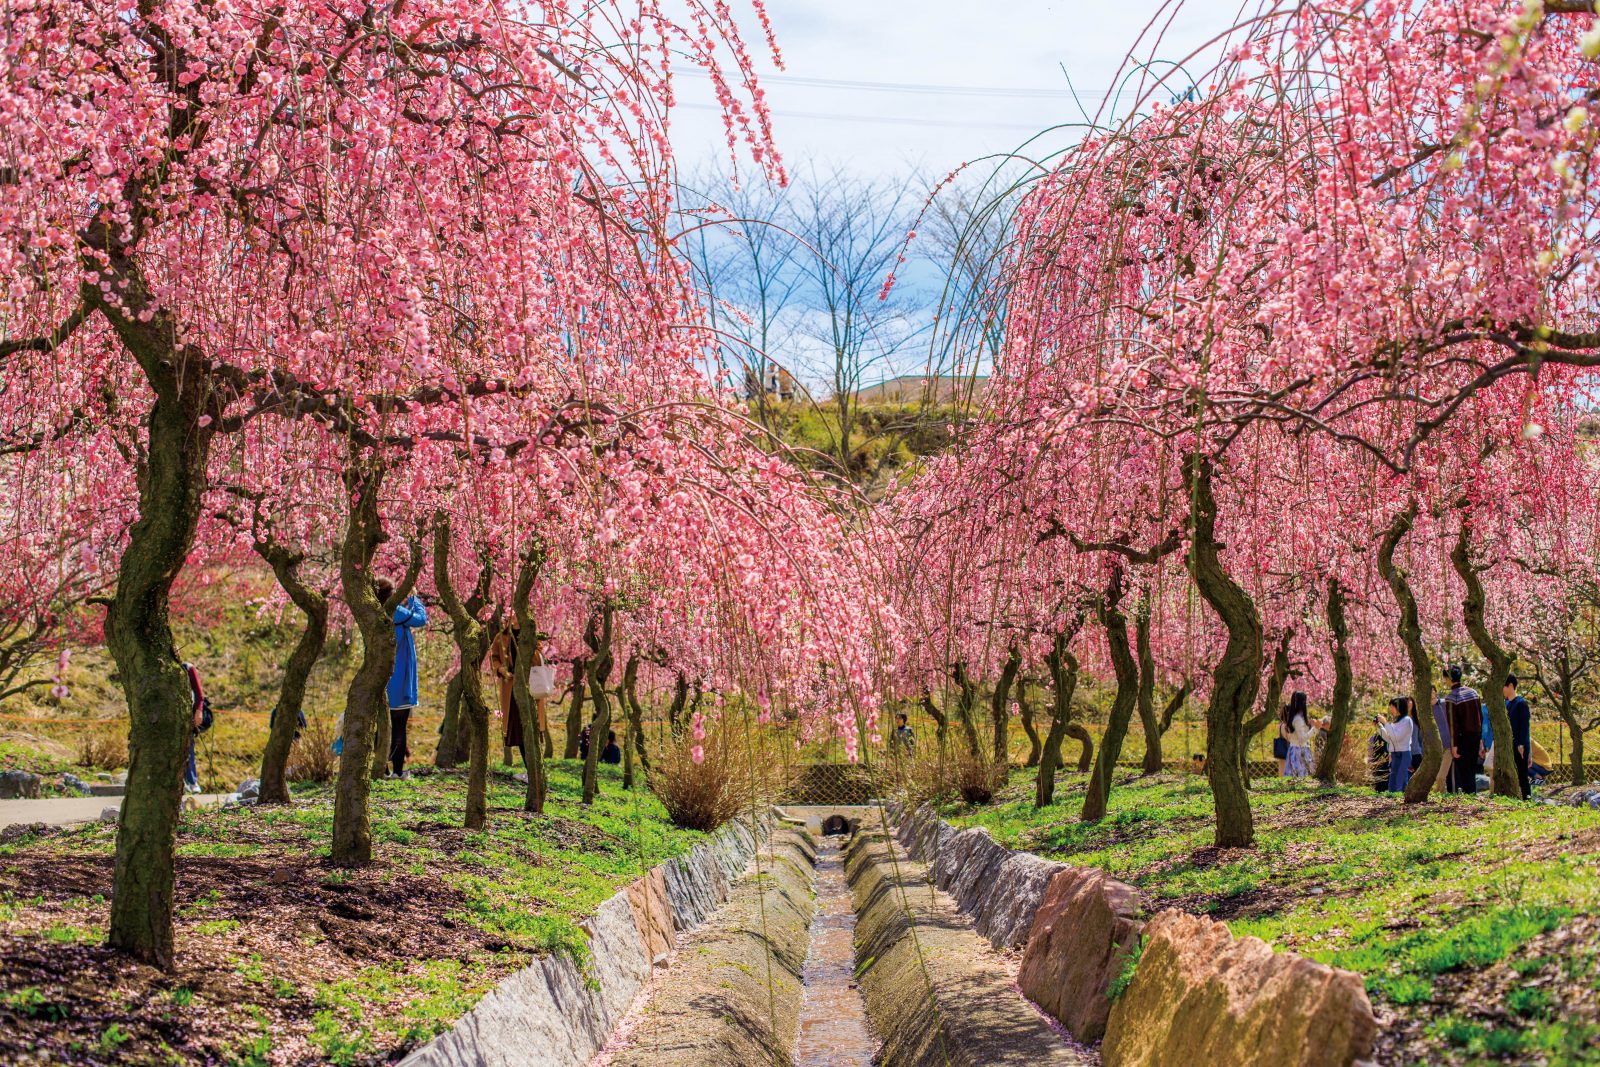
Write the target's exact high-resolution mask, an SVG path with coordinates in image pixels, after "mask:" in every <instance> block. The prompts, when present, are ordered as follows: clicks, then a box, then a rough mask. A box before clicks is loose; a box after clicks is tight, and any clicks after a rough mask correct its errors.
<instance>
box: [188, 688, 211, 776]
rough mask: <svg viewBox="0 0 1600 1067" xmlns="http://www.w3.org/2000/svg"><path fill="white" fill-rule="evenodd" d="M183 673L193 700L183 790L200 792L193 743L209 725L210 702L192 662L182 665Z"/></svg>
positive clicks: (198, 772)
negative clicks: (192, 718) (192, 716)
mask: <svg viewBox="0 0 1600 1067" xmlns="http://www.w3.org/2000/svg"><path fill="white" fill-rule="evenodd" d="M183 673H184V674H185V675H186V676H188V679H189V697H190V699H191V700H192V701H193V702H194V722H193V724H192V725H193V729H192V730H190V731H189V759H188V761H187V762H186V763H185V764H184V767H183V791H184V792H185V793H198V792H200V766H199V764H197V763H195V759H194V743H195V739H196V738H198V737H199V736H200V734H201V733H203V732H204V731H206V730H207V729H209V728H210V727H211V703H210V701H208V700H206V694H205V690H203V689H202V688H201V687H200V672H199V670H197V669H196V668H195V665H194V664H192V663H185V664H184V665H183Z"/></svg>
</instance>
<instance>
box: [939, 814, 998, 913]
mask: <svg viewBox="0 0 1600 1067" xmlns="http://www.w3.org/2000/svg"><path fill="white" fill-rule="evenodd" d="M946 855H949V856H952V857H960V858H959V859H958V860H955V861H954V862H952V863H949V864H946V863H944V862H943V860H944V856H946ZM1010 858H1011V850H1010V849H1008V848H1006V847H1005V846H1004V845H1002V844H1000V842H998V841H996V840H995V839H994V838H993V837H991V836H990V835H989V831H988V830H985V829H984V828H983V827H981V826H980V827H976V828H974V829H971V830H963V831H961V832H960V833H959V834H957V835H956V839H955V847H954V848H953V849H949V850H947V851H946V852H945V853H942V854H941V855H940V863H939V864H938V866H937V868H936V873H937V874H939V875H941V876H942V877H941V878H940V880H939V888H940V889H943V890H944V891H945V892H947V893H949V894H950V895H951V896H952V897H955V898H956V903H957V904H958V905H960V907H961V910H962V911H964V912H966V913H967V914H968V915H971V916H973V918H974V919H976V918H977V917H978V915H979V914H980V913H982V911H983V910H984V904H985V903H986V902H987V900H988V895H989V893H990V892H991V891H992V890H993V889H994V886H995V880H996V879H997V878H998V877H999V876H1000V868H1001V867H1002V866H1003V865H1004V864H1005V862H1006V860H1008V859H1010Z"/></svg>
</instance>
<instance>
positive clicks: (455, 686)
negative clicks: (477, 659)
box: [433, 667, 461, 771]
mask: <svg viewBox="0 0 1600 1067" xmlns="http://www.w3.org/2000/svg"><path fill="white" fill-rule="evenodd" d="M460 733H461V669H460V668H459V667H458V668H456V670H454V671H452V672H451V674H450V681H449V682H447V683H446V684H445V687H444V721H443V722H441V723H440V724H439V747H438V749H437V750H436V751H435V752H434V754H433V765H434V766H435V767H437V768H439V769H440V770H441V771H448V770H450V769H452V768H453V767H455V765H456V764H457V763H460V762H461V749H460V746H459V745H458V744H457V743H456V741H457V737H458V736H459V735H460Z"/></svg>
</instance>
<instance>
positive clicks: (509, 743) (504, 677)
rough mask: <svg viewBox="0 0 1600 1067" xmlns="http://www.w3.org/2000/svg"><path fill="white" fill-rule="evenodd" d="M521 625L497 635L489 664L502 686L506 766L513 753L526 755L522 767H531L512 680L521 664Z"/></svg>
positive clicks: (501, 712)
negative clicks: (514, 751)
mask: <svg viewBox="0 0 1600 1067" xmlns="http://www.w3.org/2000/svg"><path fill="white" fill-rule="evenodd" d="M517 633H518V630H517V624H516V623H515V622H510V623H507V624H506V625H505V626H504V627H502V628H501V630H500V632H499V633H498V634H496V635H495V639H494V644H492V645H490V646H489V662H490V663H491V664H492V665H493V667H494V674H495V679H496V680H497V681H498V682H499V683H500V718H501V720H502V722H501V727H502V729H501V734H500V741H501V745H502V746H503V748H504V749H505V751H504V753H503V755H504V756H505V762H506V763H507V764H510V762H511V750H512V749H516V750H517V751H518V752H521V753H522V763H523V765H524V766H526V765H527V763H528V750H527V749H525V748H523V746H522V716H521V715H518V714H517V705H516V700H515V698H514V696H513V694H512V690H511V680H512V678H513V677H514V675H513V673H512V672H514V671H515V670H516V662H517Z"/></svg>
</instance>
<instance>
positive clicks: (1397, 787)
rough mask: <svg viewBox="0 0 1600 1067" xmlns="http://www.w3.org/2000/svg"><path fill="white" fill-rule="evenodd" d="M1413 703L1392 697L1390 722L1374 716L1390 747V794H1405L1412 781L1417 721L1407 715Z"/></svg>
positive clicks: (1404, 698)
mask: <svg viewBox="0 0 1600 1067" xmlns="http://www.w3.org/2000/svg"><path fill="white" fill-rule="evenodd" d="M1410 703H1411V701H1410V700H1409V699H1408V698H1406V697H1392V698H1391V699H1390V700H1389V721H1388V722H1384V721H1383V719H1382V717H1381V716H1377V715H1374V716H1373V717H1372V721H1373V722H1375V723H1377V724H1378V731H1379V732H1380V733H1382V734H1383V739H1384V741H1385V742H1386V743H1387V744H1388V745H1389V784H1388V786H1387V791H1388V792H1390V793H1404V792H1405V791H1406V783H1407V782H1409V781H1411V744H1412V740H1413V738H1415V737H1416V730H1417V724H1416V720H1414V719H1412V718H1411V716H1410V715H1408V714H1406V712H1407V711H1408V710H1409V705H1410Z"/></svg>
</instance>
